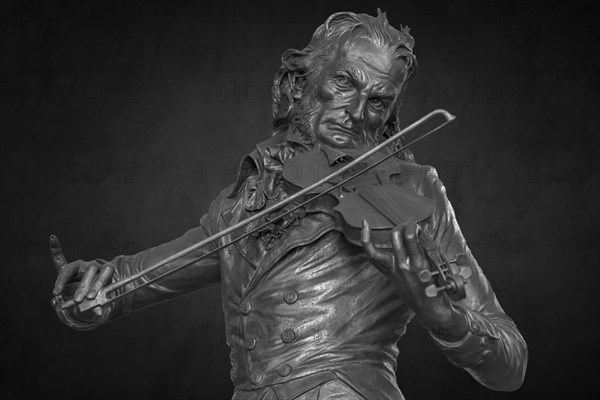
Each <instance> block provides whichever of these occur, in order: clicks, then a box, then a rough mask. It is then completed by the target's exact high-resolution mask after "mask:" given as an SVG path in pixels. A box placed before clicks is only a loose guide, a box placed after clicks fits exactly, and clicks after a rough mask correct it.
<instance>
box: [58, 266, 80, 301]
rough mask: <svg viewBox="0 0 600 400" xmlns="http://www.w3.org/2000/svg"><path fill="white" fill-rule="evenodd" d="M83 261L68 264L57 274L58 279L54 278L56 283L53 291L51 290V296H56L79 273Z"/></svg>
mask: <svg viewBox="0 0 600 400" xmlns="http://www.w3.org/2000/svg"><path fill="white" fill-rule="evenodd" d="M83 263H84V261H83V260H77V261H74V262H72V263H70V264H67V265H65V266H63V267H62V268H61V270H60V272H59V273H58V278H56V283H55V284H54V289H53V290H52V294H54V295H55V296H58V295H59V294H61V293H62V291H63V290H64V289H65V285H66V284H67V282H68V281H69V280H70V279H71V278H72V277H73V275H75V273H77V272H78V271H79V268H80V267H81V264H83Z"/></svg>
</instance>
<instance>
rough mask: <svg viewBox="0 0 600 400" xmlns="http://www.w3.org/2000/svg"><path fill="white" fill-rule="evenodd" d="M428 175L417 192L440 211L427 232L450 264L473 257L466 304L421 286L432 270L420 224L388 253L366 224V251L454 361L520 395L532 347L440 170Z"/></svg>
mask: <svg viewBox="0 0 600 400" xmlns="http://www.w3.org/2000/svg"><path fill="white" fill-rule="evenodd" d="M425 172H426V173H425V176H423V178H424V179H420V180H419V181H420V182H419V184H417V185H416V189H417V191H418V192H419V193H422V194H423V195H424V196H426V197H428V198H431V199H433V200H434V201H435V204H436V209H435V212H434V214H433V215H432V216H431V217H430V218H429V219H428V220H427V221H425V222H424V223H423V229H424V230H425V231H426V232H427V233H429V234H430V235H431V236H432V237H433V239H434V240H435V242H436V243H437V244H438V245H439V247H440V250H441V251H442V252H443V253H444V254H445V255H446V257H447V258H448V259H449V260H452V259H454V258H456V256H457V255H459V254H464V255H465V256H466V257H467V260H468V262H467V264H468V266H470V267H471V269H472V275H471V277H470V278H469V280H468V282H467V284H466V297H465V299H463V300H461V301H460V302H453V301H452V300H451V299H450V298H449V297H448V296H447V295H446V294H445V293H444V292H442V293H440V294H438V295H437V296H436V297H433V298H432V297H428V296H426V294H425V286H427V284H428V283H423V282H421V281H420V280H419V278H418V275H419V273H420V272H421V271H422V270H423V269H429V268H430V267H429V261H428V260H427V258H426V257H425V256H424V254H423V252H422V250H421V248H420V245H419V242H418V239H417V237H418V229H419V228H420V227H418V226H417V224H416V223H414V222H413V223H409V224H408V225H407V226H406V228H405V229H404V232H403V234H402V232H401V229H402V228H401V227H399V228H398V229H395V230H394V231H393V232H392V247H393V251H392V252H388V251H382V250H378V249H376V248H375V247H374V245H373V244H372V243H371V241H370V230H369V226H368V224H367V223H366V221H365V222H364V227H363V236H362V243H363V247H364V249H365V251H366V253H367V255H368V256H369V258H370V259H371V261H372V262H373V264H374V265H375V266H376V267H377V268H378V269H379V270H380V271H381V272H382V273H383V274H384V275H386V276H387V277H388V278H389V279H390V281H391V282H392V284H394V286H395V287H396V288H397V290H398V293H399V295H400V297H401V298H402V299H403V300H404V301H406V303H407V304H408V305H409V306H410V308H411V309H412V310H413V311H414V312H415V315H416V317H417V319H419V321H420V322H421V324H422V325H423V326H424V327H425V328H426V329H427V330H428V331H429V332H430V333H431V336H432V337H433V339H434V341H435V342H436V344H437V345H438V347H439V348H440V349H441V350H442V351H443V352H444V354H445V355H446V357H447V358H448V359H449V360H450V362H452V363H453V364H455V365H456V366H459V367H461V368H464V369H465V370H466V371H467V372H468V373H469V374H471V375H472V376H473V377H474V378H475V379H476V380H477V381H478V382H480V383H481V384H482V385H484V386H486V387H489V388H491V389H494V390H503V391H511V390H516V389H518V388H519V387H520V385H521V384H522V382H523V378H524V375H525V369H526V366H527V345H526V344H525V341H524V340H523V337H522V336H521V334H520V333H519V331H518V329H517V327H516V326H515V324H514V322H513V321H512V320H511V319H510V318H509V317H508V316H507V315H506V314H505V313H504V311H503V310H502V307H501V306H500V304H499V303H498V300H497V299H496V296H495V294H494V292H493V290H492V288H491V286H490V284H489V282H488V281H487V279H486V278H485V275H484V274H483V271H482V270H481V268H480V267H479V265H478V264H477V261H476V260H475V258H474V257H473V255H472V254H471V251H470V250H469V248H468V246H467V244H466V241H465V239H464V237H463V236H462V233H461V232H460V228H459V226H458V223H457V221H456V217H455V215H454V210H453V209H452V206H451V204H450V202H449V201H448V198H447V196H446V190H445V188H444V186H443V184H442V183H441V181H440V180H439V178H438V177H437V173H436V171H435V169H433V168H431V167H425ZM417 175H418V174H417ZM414 176H415V175H413V177H414ZM418 176H419V178H420V177H421V176H420V175H418Z"/></svg>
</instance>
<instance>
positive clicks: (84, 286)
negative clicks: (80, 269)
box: [73, 263, 98, 303]
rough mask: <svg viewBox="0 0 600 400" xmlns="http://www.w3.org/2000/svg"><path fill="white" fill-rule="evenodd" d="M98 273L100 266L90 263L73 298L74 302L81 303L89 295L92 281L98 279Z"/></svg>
mask: <svg viewBox="0 0 600 400" xmlns="http://www.w3.org/2000/svg"><path fill="white" fill-rule="evenodd" d="M97 272H98V264H96V263H90V264H89V266H88V267H87V269H86V271H85V273H84V274H83V278H81V282H80V283H79V286H78V287H77V290H76V291H75V296H73V300H75V302H76V303H81V301H82V300H83V296H85V294H86V293H87V291H88V289H89V287H90V285H91V283H92V281H93V280H94V278H95V277H96V273H97Z"/></svg>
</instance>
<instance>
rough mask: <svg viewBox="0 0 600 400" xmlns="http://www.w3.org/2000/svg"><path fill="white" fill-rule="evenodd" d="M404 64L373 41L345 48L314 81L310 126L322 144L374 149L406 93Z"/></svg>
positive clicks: (338, 52) (365, 41)
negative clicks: (377, 139) (401, 95)
mask: <svg viewBox="0 0 600 400" xmlns="http://www.w3.org/2000/svg"><path fill="white" fill-rule="evenodd" d="M404 65H405V64H404V63H403V61H401V60H397V59H396V58H395V57H394V55H393V54H390V53H388V52H387V51H385V50H383V49H381V48H379V47H377V46H376V45H374V44H373V43H371V42H370V41H368V40H364V39H360V40H358V41H356V42H355V43H354V44H350V45H348V44H344V45H342V46H340V47H339V49H338V51H337V54H336V56H335V58H334V59H333V60H332V61H331V62H330V63H329V64H328V65H327V66H325V68H324V69H323V70H322V72H321V74H320V76H318V77H317V78H316V82H315V85H316V87H315V88H314V91H313V93H314V94H313V97H314V98H313V99H312V101H311V102H312V103H313V106H314V108H315V109H313V110H312V114H313V118H311V119H312V121H311V123H312V124H313V126H312V128H313V132H315V136H316V139H317V141H319V142H321V143H323V144H327V145H329V146H332V147H336V148H349V149H352V148H361V147H371V145H372V144H373V143H374V142H375V141H376V138H378V137H379V136H380V135H381V133H382V132H383V131H384V129H385V124H386V122H387V121H388V119H389V118H390V116H391V115H392V112H393V108H394V107H393V106H394V104H395V103H396V101H397V100H398V97H399V95H400V93H401V90H402V85H403V83H404V81H405V77H406V75H405V72H404Z"/></svg>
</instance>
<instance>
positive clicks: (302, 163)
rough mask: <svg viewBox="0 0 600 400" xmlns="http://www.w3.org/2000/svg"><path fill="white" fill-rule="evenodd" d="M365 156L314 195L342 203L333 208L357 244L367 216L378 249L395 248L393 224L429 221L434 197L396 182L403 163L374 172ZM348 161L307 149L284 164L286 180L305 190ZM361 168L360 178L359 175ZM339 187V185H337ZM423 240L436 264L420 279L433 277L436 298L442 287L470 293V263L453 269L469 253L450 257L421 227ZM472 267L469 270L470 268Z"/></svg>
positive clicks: (430, 291) (457, 296)
mask: <svg viewBox="0 0 600 400" xmlns="http://www.w3.org/2000/svg"><path fill="white" fill-rule="evenodd" d="M375 161H377V160H376V159H375V160H373V161H368V162H367V161H365V162H363V163H361V164H359V165H358V166H357V167H356V168H355V169H352V170H350V171H348V172H347V173H345V174H341V175H338V176H337V177H336V178H334V179H333V180H331V181H328V182H327V183H325V184H323V185H321V186H320V187H317V188H315V189H314V190H312V191H311V192H309V193H308V196H309V197H310V196H311V195H315V194H318V193H322V192H324V191H327V192H328V193H327V196H331V197H334V198H335V199H336V201H337V204H336V205H335V206H334V207H333V209H332V211H333V213H334V217H335V218H336V222H337V229H338V230H339V231H340V232H342V233H343V234H344V236H345V237H346V239H347V240H348V241H349V242H350V243H352V244H354V245H357V246H362V243H361V233H362V223H363V220H366V221H367V222H368V224H369V227H370V229H371V241H372V243H373V244H374V246H375V247H376V248H380V249H391V248H392V235H391V231H392V230H393V229H400V228H401V227H402V226H404V225H406V224H408V223H412V222H415V223H417V224H419V223H423V222H424V221H425V220H427V219H428V218H429V217H431V216H432V215H433V213H434V211H435V203H434V201H433V200H431V199H429V198H427V197H424V196H421V195H419V194H418V193H416V191H415V190H414V189H412V188H406V187H402V186H400V185H398V184H396V183H394V182H393V179H392V177H393V176H394V175H398V174H399V173H400V172H398V167H397V163H396V162H395V161H394V160H386V161H385V162H383V163H381V164H379V165H377V168H373V169H370V170H368V171H364V172H362V173H361V171H362V170H365V169H368V168H369V166H370V165H371V163H372V162H375ZM345 162H347V160H344V159H341V160H336V161H334V162H333V163H332V162H331V157H328V156H327V154H326V152H324V151H323V150H316V151H309V152H305V153H302V154H300V155H298V156H296V157H294V158H293V159H291V160H289V161H288V163H286V165H284V170H283V178H284V181H285V182H286V183H287V184H288V185H290V186H292V188H290V189H292V191H293V189H294V188H295V190H296V191H297V190H299V189H304V188H306V187H309V186H311V185H312V184H314V183H315V182H318V181H319V180H321V179H322V178H323V177H327V176H329V175H331V173H332V172H334V171H335V170H336V169H339V168H341V167H342V166H343V165H344V163H345ZM357 173H360V175H358V176H357V177H355V178H351V177H352V176H353V175H355V174H357ZM333 186H338V187H336V188H334V189H333V190H332V187H333ZM418 239H419V243H420V245H421V247H422V249H423V250H424V252H425V255H426V256H427V257H428V259H429V260H430V264H432V265H434V268H433V270H431V271H423V272H422V273H421V275H420V276H419V278H420V279H421V281H423V282H424V283H428V282H431V284H430V285H429V286H428V287H427V288H426V293H427V295H428V296H430V297H435V296H437V294H438V293H439V292H440V291H446V293H447V294H448V295H449V296H450V297H451V298H452V299H453V300H455V301H458V300H461V299H463V298H464V297H465V288H464V286H465V284H466V280H467V279H468V277H469V276H470V275H471V273H470V272H471V271H470V269H468V268H467V267H462V268H459V273H456V274H455V273H453V272H452V269H451V268H450V264H452V263H455V264H457V265H458V264H459V263H460V261H462V260H464V257H458V259H457V260H453V261H449V260H447V259H446V257H445V256H444V255H443V253H442V252H441V251H440V249H439V246H437V244H436V243H435V241H434V240H433V238H432V237H431V236H430V235H429V234H428V233H427V232H426V231H425V229H419V234H418ZM467 270H468V271H467Z"/></svg>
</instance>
